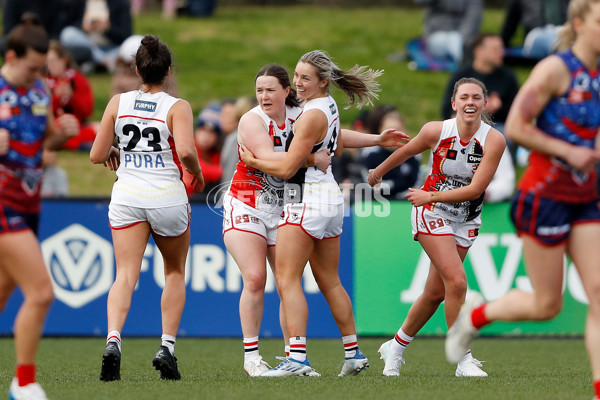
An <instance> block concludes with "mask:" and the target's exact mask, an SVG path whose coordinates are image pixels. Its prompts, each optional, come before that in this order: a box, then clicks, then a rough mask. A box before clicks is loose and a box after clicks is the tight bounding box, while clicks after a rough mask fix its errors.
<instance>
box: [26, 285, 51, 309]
mask: <svg viewBox="0 0 600 400" xmlns="http://www.w3.org/2000/svg"><path fill="white" fill-rule="evenodd" d="M25 297H26V300H27V301H29V302H31V303H33V304H35V305H36V306H37V307H39V308H48V307H50V304H52V302H53V301H54V292H53V290H52V284H51V283H50V282H48V283H47V284H44V285H40V286H39V287H38V288H36V290H35V291H34V292H33V293H29V294H28V295H26V296H25Z"/></svg>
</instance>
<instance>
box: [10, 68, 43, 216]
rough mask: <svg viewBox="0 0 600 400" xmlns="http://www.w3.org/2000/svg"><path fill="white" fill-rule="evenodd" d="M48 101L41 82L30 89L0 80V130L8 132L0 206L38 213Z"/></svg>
mask: <svg viewBox="0 0 600 400" xmlns="http://www.w3.org/2000/svg"><path fill="white" fill-rule="evenodd" d="M49 104H50V98H49V96H48V92H47V91H46V88H45V86H44V84H43V83H42V81H41V80H40V79H38V80H36V81H35V83H34V84H33V86H32V87H31V88H29V89H26V88H17V87H14V86H12V85H10V84H9V83H8V82H6V80H5V79H4V77H2V76H0V128H3V129H6V130H8V131H9V132H10V144H9V150H8V153H7V154H5V155H3V156H0V203H1V204H3V205H7V206H10V207H12V208H13V209H15V210H16V211H19V212H25V213H38V212H39V211H40V201H41V195H40V192H41V183H42V175H43V170H42V167H41V165H42V144H43V141H44V137H45V134H46V128H47V117H48V112H49Z"/></svg>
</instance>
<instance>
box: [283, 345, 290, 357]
mask: <svg viewBox="0 0 600 400" xmlns="http://www.w3.org/2000/svg"><path fill="white" fill-rule="evenodd" d="M283 351H284V353H285V356H286V357H289V356H290V345H289V344H286V345H285V347H284V348H283Z"/></svg>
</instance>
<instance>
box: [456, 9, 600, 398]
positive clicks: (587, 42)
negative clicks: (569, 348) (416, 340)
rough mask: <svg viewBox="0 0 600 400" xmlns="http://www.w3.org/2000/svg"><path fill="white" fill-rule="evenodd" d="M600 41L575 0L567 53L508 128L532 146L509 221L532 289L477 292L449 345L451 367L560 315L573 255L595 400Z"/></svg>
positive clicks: (598, 380) (519, 99)
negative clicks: (486, 339) (505, 336)
mask: <svg viewBox="0 0 600 400" xmlns="http://www.w3.org/2000/svg"><path fill="white" fill-rule="evenodd" d="M599 35H600V1H599V0H571V2H570V4H569V10H568V21H567V23H566V24H565V27H564V29H563V31H562V33H561V36H560V37H559V42H560V43H559V44H561V45H563V46H562V48H563V50H562V51H561V52H560V53H558V54H556V55H551V56H549V57H547V58H546V59H544V60H542V61H541V62H540V63H538V65H536V67H535V68H534V69H533V71H532V72H531V75H530V76H529V78H528V79H527V81H526V82H525V83H524V84H523V87H522V88H521V90H520V91H519V94H518V95H517V96H516V98H515V101H514V102H513V105H512V108H511V110H510V113H509V115H508V119H507V122H506V133H507V135H508V136H509V137H510V138H511V139H513V140H514V141H515V142H517V143H518V144H520V145H521V146H524V147H527V148H529V149H531V155H530V160H529V162H530V165H529V167H528V168H527V170H526V171H525V173H524V175H523V177H522V179H521V182H520V183H519V185H518V190H517V193H516V194H515V197H514V200H513V203H512V209H511V218H512V220H513V222H514V224H515V227H516V229H517V233H518V234H519V236H520V237H521V238H522V240H523V256H524V261H525V264H526V266H527V272H528V275H529V279H530V281H531V286H532V288H533V292H524V291H522V290H516V289H515V290H512V291H510V292H509V293H507V294H506V295H505V296H504V297H502V298H500V299H498V300H496V301H493V302H490V303H487V304H486V303H483V304H482V299H481V297H480V296H478V295H476V296H473V297H472V299H470V300H468V301H467V303H465V306H463V308H462V309H461V312H460V314H459V317H458V319H457V322H456V324H455V325H454V326H453V328H452V329H451V330H450V332H449V333H448V339H447V340H446V356H447V358H448V360H449V361H451V362H455V361H456V360H457V359H458V357H460V354H461V353H462V352H463V351H464V350H465V349H466V348H468V347H470V343H471V341H472V340H473V338H474V337H475V336H476V335H477V332H478V330H479V329H480V328H482V327H483V326H485V325H487V324H489V323H490V322H492V321H498V320H502V321H527V320H549V319H551V318H553V317H555V316H556V315H557V314H558V313H559V312H560V309H561V307H562V290H563V283H564V282H563V280H564V259H565V258H564V257H565V255H569V257H570V258H571V260H572V261H573V263H574V265H575V267H576V268H577V271H578V273H579V277H580V278H581V284H582V285H583V288H584V290H585V293H586V295H587V297H588V300H589V308H588V315H587V322H586V329H585V341H586V347H587V350H588V355H589V358H590V362H591V369H592V376H593V379H594V388H595V392H596V397H595V399H600V344H599V343H600V291H599V290H598V288H599V287H600V245H599V244H600V243H599V240H600V239H599V238H600V202H599V198H598V188H597V185H596V173H595V170H594V168H595V166H596V164H597V163H598V161H599V160H600V150H599V149H598V144H597V136H598V132H599V129H600V75H599V72H600V71H599V69H598V68H599V61H598V60H599V58H600V41H598V36H599ZM534 121H535V124H534V123H533V122H534Z"/></svg>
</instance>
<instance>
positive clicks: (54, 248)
mask: <svg viewBox="0 0 600 400" xmlns="http://www.w3.org/2000/svg"><path fill="white" fill-rule="evenodd" d="M42 254H43V256H44V261H45V262H46V266H47V268H48V272H49V274H50V277H51V279H52V285H53V287H54V294H55V295H56V298H57V299H58V300H60V301H62V302H63V303H65V304H67V305H69V306H70V307H73V308H80V307H83V306H84V305H86V304H88V303H89V302H91V301H93V300H95V299H97V298H98V297H100V296H102V295H103V294H105V293H106V292H108V290H109V289H110V287H111V285H112V283H113V279H114V267H113V264H114V263H113V259H114V257H113V247H112V243H110V242H109V241H108V240H106V239H104V238H103V237H101V236H98V235H97V234H95V233H94V232H92V231H90V230H89V229H87V228H86V227H84V226H82V225H79V224H73V225H70V226H68V227H67V228H65V229H63V230H61V231H59V232H57V233H56V234H54V235H52V236H50V237H48V238H47V239H46V240H44V241H43V242H42Z"/></svg>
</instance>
